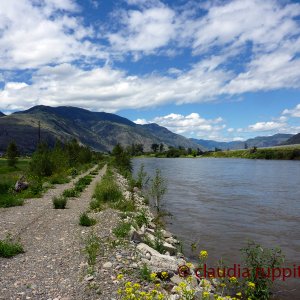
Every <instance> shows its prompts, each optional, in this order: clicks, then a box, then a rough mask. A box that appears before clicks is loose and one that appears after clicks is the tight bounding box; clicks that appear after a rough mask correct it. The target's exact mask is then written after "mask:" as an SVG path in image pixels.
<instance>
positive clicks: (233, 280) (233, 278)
mask: <svg viewBox="0 0 300 300" xmlns="http://www.w3.org/2000/svg"><path fill="white" fill-rule="evenodd" d="M229 281H230V282H231V283H236V282H237V279H236V277H234V276H232V277H230V278H229Z"/></svg>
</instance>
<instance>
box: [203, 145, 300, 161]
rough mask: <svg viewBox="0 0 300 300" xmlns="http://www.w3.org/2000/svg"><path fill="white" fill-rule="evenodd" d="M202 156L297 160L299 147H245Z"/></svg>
mask: <svg viewBox="0 0 300 300" xmlns="http://www.w3.org/2000/svg"><path fill="white" fill-rule="evenodd" d="M203 157H216V158H231V157H232V158H249V159H277V160H299V159H300V147H299V146H297V147H296V146H295V147H288V146H282V147H274V148H257V149H256V150H255V149H246V150H229V151H217V152H206V153H204V155H203Z"/></svg>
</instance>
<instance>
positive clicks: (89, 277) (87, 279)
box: [84, 275, 94, 281]
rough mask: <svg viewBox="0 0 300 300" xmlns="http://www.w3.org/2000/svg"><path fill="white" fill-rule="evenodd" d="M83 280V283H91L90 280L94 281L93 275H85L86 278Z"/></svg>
mask: <svg viewBox="0 0 300 300" xmlns="http://www.w3.org/2000/svg"><path fill="white" fill-rule="evenodd" d="M84 280H85V281H92V280H94V276H93V275H91V276H88V275H87V276H85V277H84Z"/></svg>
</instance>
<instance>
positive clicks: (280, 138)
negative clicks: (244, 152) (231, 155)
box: [191, 133, 293, 150]
mask: <svg viewBox="0 0 300 300" xmlns="http://www.w3.org/2000/svg"><path fill="white" fill-rule="evenodd" d="M292 136H293V135H292V134H283V133H277V134H275V135H272V136H258V137H255V138H252V139H248V140H246V141H233V142H217V141H212V140H197V139H191V140H192V141H193V142H195V143H198V144H200V145H202V146H203V147H205V148H206V149H207V150H214V149H215V148H219V149H221V150H227V149H230V150H234V149H244V148H245V144H247V146H248V148H251V147H254V146H255V147H258V148H261V147H272V146H278V145H281V144H282V143H285V142H286V141H287V140H288V139H289V138H291V137H292Z"/></svg>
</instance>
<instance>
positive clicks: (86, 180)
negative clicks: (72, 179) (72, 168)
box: [74, 175, 93, 192]
mask: <svg viewBox="0 0 300 300" xmlns="http://www.w3.org/2000/svg"><path fill="white" fill-rule="evenodd" d="M92 180H93V179H92V177H91V176H89V175H87V176H84V177H82V178H80V179H79V180H78V181H77V182H76V183H75V187H74V188H75V190H76V191H78V192H82V191H83V190H84V189H85V187H86V186H88V185H89V184H90V183H91V182H92Z"/></svg>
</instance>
